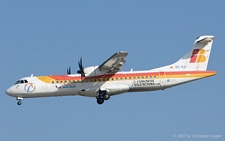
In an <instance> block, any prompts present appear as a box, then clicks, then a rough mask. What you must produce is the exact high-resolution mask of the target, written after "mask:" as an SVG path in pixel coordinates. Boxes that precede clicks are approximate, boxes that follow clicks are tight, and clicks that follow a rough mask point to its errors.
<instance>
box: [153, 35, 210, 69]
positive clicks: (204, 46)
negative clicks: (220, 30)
mask: <svg viewBox="0 0 225 141" xmlns="http://www.w3.org/2000/svg"><path fill="white" fill-rule="evenodd" d="M213 39H214V36H200V37H198V38H197V39H196V40H195V42H194V45H193V47H192V49H191V51H190V52H188V53H187V54H186V55H185V56H183V57H182V58H181V59H180V60H178V61H177V62H176V63H174V64H171V65H168V66H165V67H161V68H157V69H154V70H157V71H182V70H183V71H191V70H201V71H204V70H206V69H207V65H208V61H209V57H210V52H211V47H212V43H213Z"/></svg>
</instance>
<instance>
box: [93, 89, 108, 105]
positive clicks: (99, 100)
mask: <svg viewBox="0 0 225 141" xmlns="http://www.w3.org/2000/svg"><path fill="white" fill-rule="evenodd" d="M98 93H99V95H98V96H97V97H96V98H97V103H98V104H103V103H104V100H109V98H110V95H109V94H107V92H106V91H101V90H99V91H98Z"/></svg>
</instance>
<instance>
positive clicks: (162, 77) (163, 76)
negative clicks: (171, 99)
mask: <svg viewBox="0 0 225 141" xmlns="http://www.w3.org/2000/svg"><path fill="white" fill-rule="evenodd" d="M159 77H160V86H161V88H162V89H164V87H165V85H166V74H165V72H159Z"/></svg>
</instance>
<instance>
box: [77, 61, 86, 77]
mask: <svg viewBox="0 0 225 141" xmlns="http://www.w3.org/2000/svg"><path fill="white" fill-rule="evenodd" d="M78 66H79V69H80V70H78V71H77V73H79V74H81V76H82V77H85V73H84V68H83V65H82V58H80V61H79V60H78Z"/></svg>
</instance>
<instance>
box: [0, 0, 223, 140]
mask: <svg viewBox="0 0 225 141" xmlns="http://www.w3.org/2000/svg"><path fill="white" fill-rule="evenodd" d="M224 7H225V2H224V1H201V0H200V1H195V2H194V1H178V0H177V1H145V0H142V1H128V0H127V1H100V0H97V1H88V0H87V1H41V0H40V1H1V2H0V47H1V48H0V49H1V51H0V60H1V63H0V64H1V70H0V72H1V73H0V75H1V80H2V83H1V86H0V91H1V95H0V103H1V106H0V114H1V115H0V125H1V126H0V140H7V141H14V140H23V141H30V140H33V141H40V140H84V141H89V140H108V141H115V140H159V141H160V140H175V138H174V137H173V135H178V134H186V135H195V134H196V135H211V134H213V135H222V137H220V138H218V139H217V140H224V137H225V111H224V107H225V103H224V101H225V93H224V90H225V87H224V86H223V84H224V82H223V80H224V79H225V75H224V72H225V67H224V65H223V61H224V60H225V55H224V51H225V49H224V45H225V40H224V36H225V35H224V29H225V28H224V25H225V14H224V13H225V8H224ZM200 35H214V36H215V37H216V38H215V40H214V43H213V49H212V52H211V57H210V61H209V65H208V69H209V70H216V71H217V75H216V76H214V77H210V78H206V79H202V80H198V81H195V82H192V83H188V84H185V85H181V86H178V87H174V88H171V89H166V90H164V91H155V92H143V93H140V92H136V93H126V94H123V95H119V96H116V97H111V99H110V100H109V101H107V102H105V103H104V104H103V105H98V104H97V103H96V99H95V98H86V97H80V96H74V97H57V98H55V97H52V98H35V99H24V100H23V104H22V105H21V106H18V105H17V104H16V102H17V101H16V99H15V98H12V97H9V96H7V95H6V94H5V90H6V89H7V88H8V87H9V86H11V85H12V84H14V83H15V82H16V80H18V79H19V78H21V77H24V76H29V75H31V74H34V75H51V74H65V73H66V69H67V67H68V66H71V67H72V72H74V73H75V72H76V71H77V70H78V65H77V61H78V59H79V58H80V57H81V56H82V57H83V64H84V66H86V67H88V66H92V65H100V64H101V63H102V62H103V61H105V60H106V59H108V58H109V57H110V56H111V55H112V54H113V53H115V52H116V51H121V50H124V51H128V52H129V55H128V57H127V58H126V60H127V62H126V64H125V66H124V67H123V69H122V70H123V71H126V70H130V69H131V68H133V69H134V70H148V69H153V68H156V67H160V66H163V65H168V64H170V63H173V62H175V61H176V60H178V59H179V58H181V57H182V56H183V55H184V54H186V53H187V52H188V51H189V50H190V49H191V47H192V44H193V42H194V40H195V38H196V37H198V36H200ZM198 139H199V138H198ZM176 140H196V138H194V137H192V138H191V139H187V138H183V139H176ZM204 140H215V139H214V138H206V139H204Z"/></svg>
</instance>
